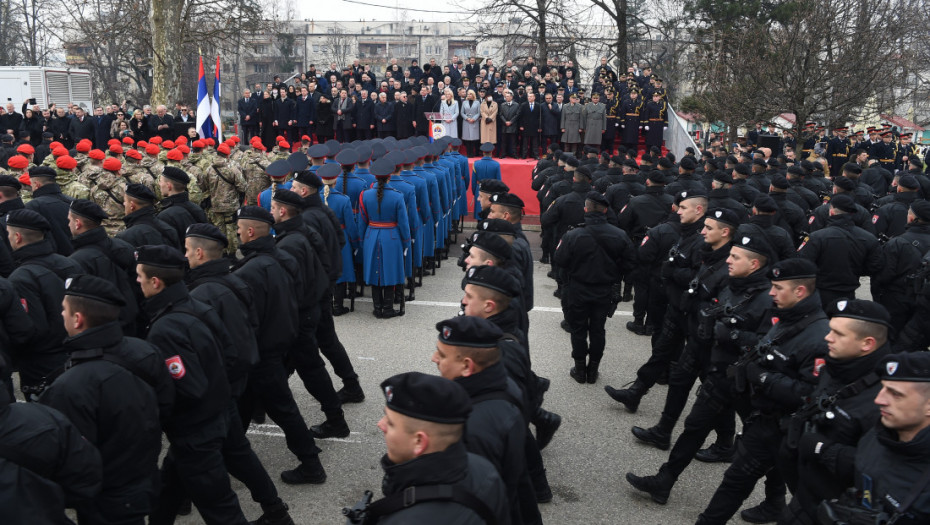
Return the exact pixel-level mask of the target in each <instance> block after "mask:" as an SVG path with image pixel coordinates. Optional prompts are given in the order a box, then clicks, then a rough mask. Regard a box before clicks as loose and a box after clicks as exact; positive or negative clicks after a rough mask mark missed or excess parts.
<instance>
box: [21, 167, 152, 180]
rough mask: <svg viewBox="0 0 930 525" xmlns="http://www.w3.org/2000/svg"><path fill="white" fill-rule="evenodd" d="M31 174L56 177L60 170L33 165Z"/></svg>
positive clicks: (30, 169)
mask: <svg viewBox="0 0 930 525" xmlns="http://www.w3.org/2000/svg"><path fill="white" fill-rule="evenodd" d="M166 169H167V168H166ZM29 176H30V177H48V178H49V179H54V178H55V177H57V176H58V172H57V171H55V168H52V167H51V166H33V167H31V168H29Z"/></svg>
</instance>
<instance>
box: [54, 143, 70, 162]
mask: <svg viewBox="0 0 930 525" xmlns="http://www.w3.org/2000/svg"><path fill="white" fill-rule="evenodd" d="M67 154H68V150H66V149H65V147H64V146H61V145H59V146H58V147H57V148H52V156H53V157H55V158H56V159H57V158H58V157H63V156H65V155H67Z"/></svg>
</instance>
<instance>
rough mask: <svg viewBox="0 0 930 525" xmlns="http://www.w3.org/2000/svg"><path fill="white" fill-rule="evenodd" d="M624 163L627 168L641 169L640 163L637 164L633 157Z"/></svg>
mask: <svg viewBox="0 0 930 525" xmlns="http://www.w3.org/2000/svg"><path fill="white" fill-rule="evenodd" d="M623 165H624V166H626V167H627V168H633V169H634V170H638V169H639V165H637V164H636V161H635V160H633V159H627V160H625V161H623Z"/></svg>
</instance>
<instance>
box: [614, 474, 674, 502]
mask: <svg viewBox="0 0 930 525" xmlns="http://www.w3.org/2000/svg"><path fill="white" fill-rule="evenodd" d="M626 480H627V481H628V482H629V483H630V485H633V488H635V489H636V490H641V491H643V492H646V493H648V494H649V495H650V496H652V501H654V502H656V503H658V504H660V505H665V503H666V502H667V501H668V496H669V494H671V492H672V487H673V486H675V480H674V479H672V476H671V475H669V474H668V473H666V472H665V471H664V470H661V469H659V473H658V474H656V475H655V476H642V477H640V476H637V475H636V474H633V473H632V472H627V473H626Z"/></svg>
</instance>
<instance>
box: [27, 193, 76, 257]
mask: <svg viewBox="0 0 930 525" xmlns="http://www.w3.org/2000/svg"><path fill="white" fill-rule="evenodd" d="M72 200H73V199H72V198H71V197H68V196H67V195H65V194H63V193H61V188H59V187H58V184H55V183H54V182H52V183H49V184H46V185H45V186H42V187H41V188H39V189H37V190H35V191H33V192H32V200H31V201H29V202H27V203H26V209H27V210H32V211H34V212H36V213H38V214H39V215H41V216H43V217H45V220H47V221H48V223H49V225H50V226H51V231H50V233H51V240H52V242H53V243H54V246H55V251H57V252H58V253H60V254H61V255H64V256H68V255H71V230H70V229H69V228H68V210H69V209H70V207H71V201H72Z"/></svg>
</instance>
